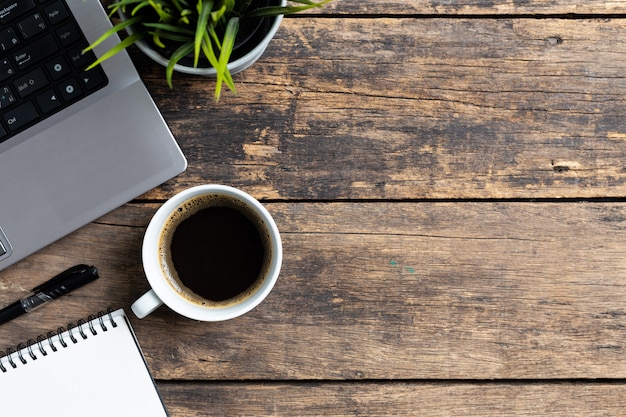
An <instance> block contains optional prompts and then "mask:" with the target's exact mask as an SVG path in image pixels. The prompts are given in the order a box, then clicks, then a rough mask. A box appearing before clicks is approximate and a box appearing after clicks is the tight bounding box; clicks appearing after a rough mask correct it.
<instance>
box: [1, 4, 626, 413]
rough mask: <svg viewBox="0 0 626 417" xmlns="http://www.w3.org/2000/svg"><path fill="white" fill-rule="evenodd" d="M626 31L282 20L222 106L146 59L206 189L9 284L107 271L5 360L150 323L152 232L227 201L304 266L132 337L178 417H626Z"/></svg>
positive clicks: (9, 342) (22, 326) (599, 24)
mask: <svg viewBox="0 0 626 417" xmlns="http://www.w3.org/2000/svg"><path fill="white" fill-rule="evenodd" d="M625 13H626V1H623V0H618V1H611V2H606V1H600V0H556V1H555V0H524V1H521V0H520V1H517V0H513V1H504V0H494V1H486V0H430V1H425V0H407V1H395V2H394V1H390V0H388V1H385V0H371V1H363V2H349V1H342V0H336V1H335V2H333V3H331V4H329V5H328V6H327V7H326V8H325V9H324V10H322V11H319V12H316V14H312V15H306V16H297V17H291V18H286V19H285V20H284V23H283V24H282V26H281V28H280V30H279V32H278V34H277V36H276V38H275V39H274V41H273V42H272V44H271V45H270V47H269V49H268V50H267V52H266V54H265V55H264V56H263V57H262V59H261V60H260V61H259V62H258V63H257V64H256V65H254V66H253V67H252V68H250V69H249V70H247V71H246V72H245V73H243V74H240V75H237V76H236V83H237V87H238V90H239V94H238V95H237V96H234V95H232V94H230V93H226V94H225V95H224V97H223V99H222V101H221V103H220V104H219V105H216V104H214V103H213V98H212V90H213V86H214V83H213V81H211V80H206V79H203V78H198V77H192V76H183V75H178V76H176V78H175V87H176V90H175V91H171V90H169V89H168V88H167V87H166V85H165V82H164V81H163V70H162V68H160V67H158V66H156V65H155V64H153V63H151V62H150V61H148V60H147V59H146V58H145V57H143V56H142V55H140V54H139V53H138V52H137V51H136V50H132V51H131V56H132V58H133V60H134V61H135V62H136V64H137V66H138V68H139V70H140V72H141V74H142V77H143V78H144V80H145V83H146V84H147V86H148V88H149V89H150V91H151V93H152V94H153V96H154V99H155V101H156V102H157V104H158V106H159V107H160V109H161V110H162V112H163V115H164V117H165V119H166V120H167V122H168V123H169V125H170V126H171V128H172V131H173V132H174V134H175V136H176V137H177V139H178V141H179V143H180V145H181V147H182V149H183V151H184V153H185V154H186V156H187V158H188V160H189V169H188V170H187V171H186V172H185V173H184V174H182V175H181V176H179V177H177V178H175V179H173V180H171V181H169V182H167V183H166V184H164V185H163V186H161V187H159V188H157V189H155V190H153V191H151V192H149V193H147V194H145V195H143V196H142V197H140V198H138V199H136V200H135V201H133V202H131V203H129V204H127V205H125V206H123V207H121V208H119V209H118V210H115V211H113V212H112V213H110V214H108V215H106V216H104V217H102V218H101V219H99V220H97V221H95V222H93V223H92V224H89V225H87V226H85V227H84V228H82V229H81V230H79V231H77V232H75V233H73V234H71V235H70V236H68V237H66V238H64V239H62V240H61V241H59V242H57V243H55V244H53V245H51V246H50V247H48V248H46V249H44V250H42V251H40V252H38V253H37V254H35V255H33V256H31V257H29V258H27V259H26V260H24V261H22V262H20V263H19V264H17V265H14V266H13V267H11V268H9V269H7V270H5V271H3V272H2V273H0V289H1V291H0V302H1V303H2V304H6V303H8V302H10V301H13V300H14V299H15V298H17V297H19V296H21V295H23V294H24V292H25V291H27V290H28V289H29V288H31V287H33V286H34V285H36V284H39V283H40V282H42V280H44V279H45V278H47V277H48V276H50V275H52V274H54V273H56V272H58V271H60V270H62V269H64V268H66V267H69V266H71V265H73V264H76V263H90V264H94V265H96V266H97V267H98V268H99V269H100V271H101V275H102V277H101V279H100V280H99V281H97V282H95V283H93V284H90V285H89V286H88V287H85V288H83V289H80V290H78V291H76V292H74V293H72V294H71V296H67V297H64V299H63V300H59V301H56V302H55V303H52V304H50V305H49V306H47V307H45V308H44V309H42V310H39V311H37V312H35V313H32V314H29V315H27V316H25V317H22V318H20V319H18V320H15V321H13V322H11V323H9V324H6V325H4V326H2V327H0V341H1V343H2V345H4V346H6V347H9V346H14V345H15V344H16V343H18V342H21V341H23V340H25V339H27V338H30V337H33V336H36V335H38V334H40V333H42V332H46V331H48V330H50V329H51V327H53V326H58V325H60V324H63V323H66V322H69V321H75V320H77V319H79V318H81V317H85V316H87V315H88V314H90V313H93V312H94V311H98V310H101V309H103V308H106V307H107V306H113V307H124V308H126V309H127V310H128V311H129V307H130V304H131V303H132V301H133V300H135V299H136V298H137V297H139V296H140V295H141V294H142V293H143V292H144V291H146V289H147V288H148V286H147V282H146V280H145V279H144V277H143V273H142V266H141V259H140V246H141V239H142V235H143V233H144V230H145V227H146V225H147V223H148V222H149V220H150V218H151V216H152V214H153V213H154V212H155V210H156V209H157V208H158V207H159V206H160V204H162V203H163V201H165V200H166V199H167V198H169V197H170V196H172V195H173V194H174V193H176V192H178V191H180V190H182V189H184V188H186V187H189V186H193V185H197V184H203V183H222V184H227V185H232V186H235V187H238V188H241V189H243V190H245V191H247V192H249V193H251V194H252V195H253V196H255V197H256V198H258V199H259V200H261V201H262V202H263V203H264V204H265V206H266V207H267V208H268V210H269V211H270V212H271V213H272V215H273V216H274V217H275V219H276V221H277V224H278V226H279V229H280V230H281V232H282V238H283V242H284V248H285V257H284V264H283V270H282V273H281V276H280V278H279V281H278V283H277V285H276V287H275V289H274V291H273V292H272V293H271V294H270V296H269V297H268V298H267V299H266V301H265V302H264V303H263V304H261V305H260V306H259V307H257V308H256V309H255V310H253V311H252V312H251V313H249V314H247V315H246V316H243V317H240V318H237V319H234V320H231V321H228V322H222V323H199V322H194V321H191V320H188V319H185V318H182V317H180V316H178V315H177V314H175V313H173V312H171V311H170V310H169V309H167V308H161V309H159V310H157V312H155V313H153V314H152V315H150V316H149V317H148V318H146V319H144V320H138V319H136V318H134V317H132V323H133V326H134V327H135V330H136V333H137V337H138V339H139V341H140V343H141V345H142V347H143V349H144V353H145V355H146V358H147V362H148V365H149V367H150V369H151V371H152V373H153V375H154V377H155V379H156V380H157V384H158V387H159V389H160V391H161V393H162V396H163V399H164V402H165V404H166V406H167V408H168V409H169V411H170V413H171V415H172V417H180V416H243V415H246V416H270V415H271V416H289V417H291V416H361V415H364V416H408V415H414V416H503V415H528V416H538V415H555V416H572V415H581V416H608V415H624V414H626V360H625V356H624V355H625V354H626V287H625V284H626V259H625V258H626V257H625V252H626V169H625V161H626V98H625V97H626V70H625V67H626V21H625V20H624V19H623V17H624V14H625ZM59 320H61V321H62V322H63V323H59ZM0 395H1V394H0ZM0 414H1V411H0Z"/></svg>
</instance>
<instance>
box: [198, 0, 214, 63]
mask: <svg viewBox="0 0 626 417" xmlns="http://www.w3.org/2000/svg"><path fill="white" fill-rule="evenodd" d="M199 7H200V15H199V16H198V24H197V26H196V35H195V39H194V52H193V66H194V67H197V66H198V61H199V60H200V50H201V49H202V38H203V37H204V34H205V33H206V30H207V24H208V23H209V17H210V15H211V9H212V8H213V1H212V0H201V1H199Z"/></svg>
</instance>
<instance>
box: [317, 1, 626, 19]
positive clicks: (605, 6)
mask: <svg viewBox="0 0 626 417" xmlns="http://www.w3.org/2000/svg"><path fill="white" fill-rule="evenodd" d="M624 12H626V2H625V1H624V0H618V1H600V0H592V1H585V2H582V1H579V0H558V1H549V0H407V1H400V0H378V1H369V0H368V1H349V0H334V1H333V2H331V3H329V4H327V5H325V6H324V8H322V9H314V10H312V11H309V12H308V13H310V14H324V15H335V14H350V15H351V14H357V15H386V16H388V15H413V14H417V15H434V16H438V15H448V16H459V15H492V16H494V17H497V16H499V15H533V14H534V15H546V14H547V15H572V14H597V15H607V14H623V13H624Z"/></svg>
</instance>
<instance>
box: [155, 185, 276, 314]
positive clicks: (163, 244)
mask: <svg viewBox="0 0 626 417" xmlns="http://www.w3.org/2000/svg"><path fill="white" fill-rule="evenodd" d="M210 207H228V208H232V209H235V210H237V211H238V212H239V213H241V214H242V215H244V216H245V217H246V218H248V220H250V221H251V222H252V223H253V224H254V226H255V228H256V230H257V232H258V233H259V236H260V237H261V241H262V244H263V249H264V258H263V263H262V267H261V272H260V273H259V277H258V278H257V279H256V280H255V281H254V282H253V283H252V285H251V286H250V287H248V288H247V289H246V290H245V291H243V292H241V293H239V294H237V295H236V296H234V297H232V298H229V299H227V300H223V301H213V300H208V299H206V298H204V297H201V296H199V295H198V294H196V293H194V292H193V291H192V290H191V289H189V288H188V287H187V286H185V285H184V284H183V282H182V281H181V279H180V277H179V275H178V272H177V271H176V268H175V267H174V261H173V259H172V252H171V243H172V238H173V236H174V233H175V232H176V228H177V227H178V226H179V225H180V224H181V223H182V222H183V221H185V220H186V219H188V218H190V217H191V216H193V215H194V214H196V213H198V212H199V211H200V210H203V209H206V208H210ZM157 250H158V258H159V266H160V268H161V273H162V274H163V276H164V277H165V278H166V280H167V282H168V284H169V285H170V286H171V287H172V288H173V289H174V291H175V292H176V293H177V294H178V295H180V296H181V297H183V298H184V299H186V300H188V301H191V302H192V303H194V304H196V305H198V306H200V307H227V306H231V305H235V304H239V303H241V302H242V301H244V300H246V299H247V298H249V297H250V296H251V295H252V294H254V293H255V292H256V291H257V290H258V289H259V288H260V287H261V286H262V285H263V282H264V281H265V279H266V278H267V276H268V274H269V272H270V271H269V270H270V265H271V260H272V244H271V237H270V232H269V230H268V225H266V224H265V221H264V220H263V219H262V218H261V217H260V216H259V215H258V214H257V213H256V212H254V211H253V209H251V208H250V207H249V206H248V203H246V202H244V201H241V200H239V199H237V198H236V197H233V196H228V195H221V194H203V195H199V196H195V197H192V198H190V199H188V200H186V201H184V202H183V203H181V204H180V205H179V206H178V207H177V208H176V209H175V210H174V211H173V212H172V213H170V216H169V218H168V219H167V220H166V221H165V223H164V225H163V226H162V228H161V233H160V235H159V243H158V246H157Z"/></svg>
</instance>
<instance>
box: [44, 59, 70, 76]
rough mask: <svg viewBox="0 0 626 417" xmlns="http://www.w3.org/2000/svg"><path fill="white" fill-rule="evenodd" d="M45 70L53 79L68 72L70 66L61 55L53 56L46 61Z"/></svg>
mask: <svg viewBox="0 0 626 417" xmlns="http://www.w3.org/2000/svg"><path fill="white" fill-rule="evenodd" d="M46 70H47V71H48V74H49V75H50V78H52V79H53V80H54V81H56V80H58V79H61V78H63V77H64V76H66V75H67V74H69V73H70V67H69V66H68V65H67V62H65V59H63V57H62V56H58V57H56V58H53V59H52V60H50V61H48V62H47V63H46Z"/></svg>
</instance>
